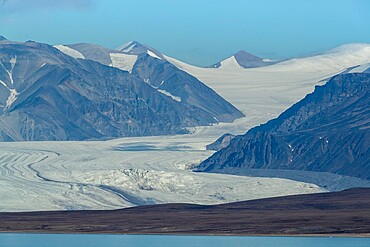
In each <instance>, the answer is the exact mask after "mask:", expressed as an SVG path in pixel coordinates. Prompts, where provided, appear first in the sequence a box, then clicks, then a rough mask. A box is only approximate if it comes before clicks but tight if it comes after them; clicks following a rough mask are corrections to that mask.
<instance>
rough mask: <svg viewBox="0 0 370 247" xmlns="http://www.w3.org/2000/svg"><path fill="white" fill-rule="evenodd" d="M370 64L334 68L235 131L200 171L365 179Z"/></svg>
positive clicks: (369, 150)
mask: <svg viewBox="0 0 370 247" xmlns="http://www.w3.org/2000/svg"><path fill="white" fill-rule="evenodd" d="M369 85H370V69H367V70H365V71H364V73H349V74H340V75H337V76H334V77H333V78H331V79H330V80H329V81H328V82H327V83H326V84H325V85H324V86H317V87H316V89H315V91H314V92H313V93H312V94H309V95H307V96H306V97H305V98H304V99H303V100H301V101H300V102H298V103H297V104H295V105H293V106H292V107H291V108H289V109H288V110H286V111H285V112H284V113H282V114H281V115H280V116H279V117H278V118H276V119H274V120H271V121H269V122H267V123H266V124H263V125H261V126H258V127H255V128H253V129H251V130H250V131H248V132H247V133H246V134H245V135H242V136H237V137H235V138H234V139H233V140H232V141H231V143H230V145H229V146H228V147H226V148H224V149H221V150H220V151H219V152H217V153H215V154H214V155H213V156H212V157H210V158H208V159H207V160H205V161H204V162H202V163H201V164H200V166H199V168H198V169H199V170H200V171H208V172H221V173H223V172H224V173H229V172H232V173H235V172H236V173H240V174H243V173H244V174H245V173H246V171H247V170H248V169H285V170H305V171H314V172H330V173H336V174H340V175H346V176H353V177H359V178H363V179H370V163H369V160H370V128H369V119H370V87H369Z"/></svg>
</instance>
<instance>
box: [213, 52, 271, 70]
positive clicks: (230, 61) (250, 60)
mask: <svg viewBox="0 0 370 247" xmlns="http://www.w3.org/2000/svg"><path fill="white" fill-rule="evenodd" d="M276 62H277V61H272V60H269V59H262V58H260V57H257V56H255V55H253V54H251V53H248V52H246V51H244V50H241V51H238V52H237V53H235V54H234V55H232V56H231V57H228V58H226V59H224V60H222V61H220V62H218V63H216V64H214V65H211V66H209V67H210V68H222V69H231V68H232V69H234V68H257V67H263V66H267V65H271V64H274V63H276ZM230 66H231V67H230Z"/></svg>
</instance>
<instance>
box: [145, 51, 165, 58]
mask: <svg viewBox="0 0 370 247" xmlns="http://www.w3.org/2000/svg"><path fill="white" fill-rule="evenodd" d="M146 53H148V55H149V56H151V57H154V58H157V59H162V58H160V57H158V56H157V55H156V54H155V53H154V52H152V51H149V50H147V51H146Z"/></svg>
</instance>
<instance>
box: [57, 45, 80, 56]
mask: <svg viewBox="0 0 370 247" xmlns="http://www.w3.org/2000/svg"><path fill="white" fill-rule="evenodd" d="M54 47H55V48H57V49H58V50H60V51H61V52H63V53H64V54H66V55H68V56H71V57H74V58H82V59H85V57H84V55H82V53H81V52H79V51H77V50H75V49H72V48H70V47H68V46H65V45H55V46H54Z"/></svg>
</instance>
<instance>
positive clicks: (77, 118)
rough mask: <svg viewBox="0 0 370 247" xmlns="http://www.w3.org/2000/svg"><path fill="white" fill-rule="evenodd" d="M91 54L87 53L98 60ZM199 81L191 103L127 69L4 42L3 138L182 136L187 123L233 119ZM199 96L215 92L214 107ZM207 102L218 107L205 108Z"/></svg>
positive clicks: (0, 50)
mask: <svg viewBox="0 0 370 247" xmlns="http://www.w3.org/2000/svg"><path fill="white" fill-rule="evenodd" d="M84 47H86V46H84ZM90 52H91V51H90ZM86 53H87V52H85V54H86ZM102 53H104V51H103V52H102ZM91 54H93V52H91ZM91 54H90V55H89V56H90V57H94V56H95V58H96V57H100V56H99V55H96V54H95V55H94V54H93V55H91ZM86 57H87V56H86ZM101 62H103V61H101ZM184 73H185V72H184ZM194 80H196V79H194ZM199 85H201V86H203V88H199V91H198V90H194V91H192V92H191V93H193V94H199V96H193V95H191V96H189V97H188V99H190V100H189V101H188V100H187V99H185V96H183V97H184V100H181V101H180V100H176V98H174V96H173V95H171V94H170V93H166V92H161V91H160V90H158V89H157V88H155V87H154V86H153V85H150V84H149V83H146V82H144V81H143V80H141V79H140V78H139V77H138V76H135V75H134V74H131V73H128V72H126V71H123V70H120V69H117V68H114V67H111V66H106V65H104V64H102V63H99V62H95V61H92V60H87V59H75V58H73V57H71V56H68V55H66V54H64V53H62V52H60V51H59V50H58V49H56V48H54V47H52V46H50V45H47V44H40V43H36V42H26V43H20V42H12V41H7V40H3V41H1V42H0V140H1V141H23V140H85V139H96V138H114V137H122V136H143V135H164V134H174V133H185V132H187V130H186V127H191V126H198V125H209V124H212V123H216V122H218V121H217V120H216V118H218V117H219V119H224V120H229V121H232V120H234V119H235V118H237V117H240V116H242V114H241V113H240V112H239V111H238V110H237V109H236V108H234V107H233V106H232V105H231V104H229V103H228V102H226V101H225V100H224V99H222V98H221V97H220V96H218V95H217V94H216V93H214V92H213V91H212V90H211V89H209V88H207V87H205V86H204V85H203V84H202V83H200V82H199ZM199 85H198V86H199ZM203 91H207V93H202V92H203ZM202 96H206V97H213V96H214V97H216V101H218V104H217V105H214V106H213V107H212V106H208V105H207V106H204V107H203V106H202V105H201V104H200V103H199V102H196V103H194V104H192V102H191V99H193V98H198V97H202ZM217 97H218V98H217ZM213 101H214V99H210V98H205V99H204V102H208V103H209V102H213ZM188 102H189V103H188ZM198 103H199V104H198ZM211 105H212V103H211ZM220 105H221V106H226V108H222V107H220ZM207 107H210V108H212V109H216V110H215V111H207ZM217 110H219V112H217ZM213 113H215V114H213ZM230 113H231V114H230ZM223 116H224V117H223Z"/></svg>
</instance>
